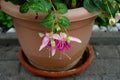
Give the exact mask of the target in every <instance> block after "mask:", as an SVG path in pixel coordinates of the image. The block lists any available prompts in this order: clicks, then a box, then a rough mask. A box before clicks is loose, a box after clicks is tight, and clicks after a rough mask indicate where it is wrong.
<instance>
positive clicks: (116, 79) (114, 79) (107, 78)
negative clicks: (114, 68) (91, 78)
mask: <svg viewBox="0 0 120 80" xmlns="http://www.w3.org/2000/svg"><path fill="white" fill-rule="evenodd" d="M102 79H103V80H120V74H108V75H103V77H102Z"/></svg>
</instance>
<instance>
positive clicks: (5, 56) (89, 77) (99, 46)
mask: <svg viewBox="0 0 120 80" xmlns="http://www.w3.org/2000/svg"><path fill="white" fill-rule="evenodd" d="M90 43H91V44H92V46H93V49H94V54H95V55H94V59H93V61H92V64H91V65H90V66H89V67H88V68H87V69H86V70H85V71H83V72H81V73H78V74H76V75H73V76H69V77H64V78H47V77H42V76H37V75H34V74H32V73H31V72H29V71H28V70H26V69H25V68H24V67H23V66H22V65H21V64H20V62H19V59H18V50H19V48H20V46H19V43H18V41H17V38H16V35H15V34H7V35H6V34H0V80H120V33H119V32H115V33H109V32H107V33H106V32H103V33H101V32H99V33H93V34H92V37H91V39H90Z"/></svg>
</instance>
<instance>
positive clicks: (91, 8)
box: [83, 0, 99, 11]
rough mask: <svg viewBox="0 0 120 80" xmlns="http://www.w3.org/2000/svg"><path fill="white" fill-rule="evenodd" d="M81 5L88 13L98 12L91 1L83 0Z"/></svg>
mask: <svg viewBox="0 0 120 80" xmlns="http://www.w3.org/2000/svg"><path fill="white" fill-rule="evenodd" d="M83 5H84V7H85V8H86V9H87V10H88V11H98V10H99V8H98V7H97V6H96V5H95V4H94V3H93V1H92V0H84V4H83Z"/></svg>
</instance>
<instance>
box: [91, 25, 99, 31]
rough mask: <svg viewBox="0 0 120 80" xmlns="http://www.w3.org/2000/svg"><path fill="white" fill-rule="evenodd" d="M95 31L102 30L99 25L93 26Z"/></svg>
mask: <svg viewBox="0 0 120 80" xmlns="http://www.w3.org/2000/svg"><path fill="white" fill-rule="evenodd" d="M92 30H93V31H100V28H99V26H98V25H93V28H92Z"/></svg>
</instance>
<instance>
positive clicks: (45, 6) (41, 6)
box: [29, 1, 52, 12]
mask: <svg viewBox="0 0 120 80" xmlns="http://www.w3.org/2000/svg"><path fill="white" fill-rule="evenodd" d="M51 7H52V5H51V4H50V3H48V2H46V1H43V2H42V1H41V2H40V1H36V2H33V3H32V4H31V5H30V6H29V8H30V10H32V11H35V12H49V11H51Z"/></svg>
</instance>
